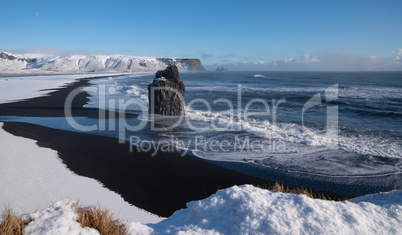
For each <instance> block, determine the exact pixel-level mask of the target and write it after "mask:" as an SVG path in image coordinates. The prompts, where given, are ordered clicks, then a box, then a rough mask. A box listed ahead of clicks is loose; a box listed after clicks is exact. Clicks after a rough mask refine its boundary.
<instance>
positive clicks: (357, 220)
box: [127, 185, 402, 234]
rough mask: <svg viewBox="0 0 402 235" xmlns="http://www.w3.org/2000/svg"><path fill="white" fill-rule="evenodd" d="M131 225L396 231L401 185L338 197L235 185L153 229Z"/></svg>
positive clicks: (197, 230)
mask: <svg viewBox="0 0 402 235" xmlns="http://www.w3.org/2000/svg"><path fill="white" fill-rule="evenodd" d="M127 227H128V228H129V231H131V233H132V234H152V233H156V234H356V233H357V234H389V233H391V234H398V233H400V232H401V231H402V190H399V191H393V192H390V193H382V194H375V195H369V196H364V197H359V198H355V199H352V200H349V201H345V202H335V201H326V200H319V199H311V198H308V197H307V196H305V195H294V194H287V193H278V192H272V191H268V190H263V189H260V188H256V187H254V186H251V185H244V186H240V187H237V186H234V187H231V188H228V189H225V190H220V191H218V192H217V193H216V194H215V195H212V196H210V197H209V198H207V199H204V200H200V201H194V202H189V203H187V208H186V209H182V210H179V211H176V212H175V213H174V214H173V215H172V216H171V217H169V218H168V219H165V220H163V221H161V222H159V223H158V224H148V227H149V228H147V227H144V225H142V224H139V223H128V225H127Z"/></svg>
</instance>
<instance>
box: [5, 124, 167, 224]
mask: <svg viewBox="0 0 402 235" xmlns="http://www.w3.org/2000/svg"><path fill="white" fill-rule="evenodd" d="M2 126H3V124H2V123H0V143H1V144H0V189H1V190H0V213H2V210H3V209H4V208H3V207H2V205H7V206H9V207H10V208H12V209H13V210H14V211H15V212H16V213H17V214H23V213H27V212H33V211H36V210H38V209H42V208H46V207H48V206H49V205H51V204H53V203H54V202H57V201H60V200H64V199H69V200H79V201H80V203H82V204H83V205H97V204H99V205H101V206H102V208H105V209H108V210H109V211H110V212H112V213H114V215H115V216H116V217H118V218H121V219H124V220H132V221H138V222H144V223H151V222H152V223H154V222H159V221H160V220H161V219H162V218H160V217H158V216H156V215H153V214H151V213H148V212H146V211H144V210H142V209H139V208H137V207H135V206H131V205H130V204H129V203H127V202H125V201H124V200H123V198H122V197H120V196H119V195H118V194H117V193H114V192H112V191H110V190H108V189H106V188H104V187H103V186H102V185H101V184H100V183H99V182H97V181H96V180H94V179H91V178H87V177H82V176H78V175H75V174H73V173H72V172H71V171H70V170H68V169H67V168H66V166H65V165H63V164H62V162H61V161H60V159H59V158H58V156H57V152H56V151H54V150H51V149H47V148H41V147H38V146H37V145H36V143H35V141H34V140H31V139H26V138H22V137H17V136H14V135H11V134H9V133H8V132H6V131H4V130H3V129H1V127H2Z"/></svg>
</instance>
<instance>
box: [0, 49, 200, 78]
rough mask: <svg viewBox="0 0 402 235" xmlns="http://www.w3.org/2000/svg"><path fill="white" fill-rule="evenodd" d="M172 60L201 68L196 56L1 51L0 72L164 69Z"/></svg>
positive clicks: (187, 67) (185, 66)
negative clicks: (50, 53) (194, 57)
mask: <svg viewBox="0 0 402 235" xmlns="http://www.w3.org/2000/svg"><path fill="white" fill-rule="evenodd" d="M172 63H175V64H176V66H177V67H178V68H179V70H181V71H185V70H204V67H203V65H202V64H201V61H200V60H199V59H189V58H156V57H140V56H127V55H94V56H88V55H72V56H51V55H38V54H12V53H8V52H1V53H0V73H75V72H146V71H156V70H160V69H165V68H166V66H168V65H170V64H172Z"/></svg>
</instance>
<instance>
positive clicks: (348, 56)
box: [0, 0, 402, 70]
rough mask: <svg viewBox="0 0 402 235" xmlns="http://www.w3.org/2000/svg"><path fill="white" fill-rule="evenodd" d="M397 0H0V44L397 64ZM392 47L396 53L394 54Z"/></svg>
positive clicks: (305, 65)
mask: <svg viewBox="0 0 402 235" xmlns="http://www.w3.org/2000/svg"><path fill="white" fill-rule="evenodd" d="M401 10H402V1H398V0H395V1H387V0H385V1H369V0H365V1H286V0H284V1H189V0H187V1H86V0H81V1H73V0H69V1H40V0H37V1H20V0H15V1H5V0H2V1H1V14H0V32H1V34H2V36H1V37H0V49H1V50H7V51H12V52H31V53H32V52H42V53H43V52H45V53H54V54H74V53H79V54H85V53H86V54H93V53H101V54H128V55H140V56H157V57H196V58H201V60H202V62H203V63H204V64H205V65H206V66H207V68H208V67H209V68H213V67H215V66H217V65H223V66H227V67H229V68H231V69H239V70H243V69H261V70H265V69H266V70H402V49H401V48H402V14H401ZM399 49H400V50H399Z"/></svg>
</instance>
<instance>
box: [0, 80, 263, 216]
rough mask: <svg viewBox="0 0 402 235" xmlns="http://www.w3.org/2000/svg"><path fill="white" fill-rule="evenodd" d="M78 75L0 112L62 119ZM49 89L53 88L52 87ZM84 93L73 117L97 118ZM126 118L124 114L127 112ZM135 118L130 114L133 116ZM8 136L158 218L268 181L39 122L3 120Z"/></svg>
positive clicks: (78, 84) (79, 83)
mask: <svg viewBox="0 0 402 235" xmlns="http://www.w3.org/2000/svg"><path fill="white" fill-rule="evenodd" d="M88 85H89V79H88V78H86V79H79V80H78V81H75V82H73V83H70V84H67V85H65V86H63V87H61V88H56V89H54V91H52V92H50V93H49V94H48V95H47V96H41V97H36V98H32V99H27V100H23V101H19V102H12V103H4V104H0V113H2V115H4V116H27V117H64V100H65V98H66V96H67V95H68V94H69V93H70V92H71V91H72V90H74V89H76V88H79V87H83V86H88ZM52 90H53V89H52ZM87 97H88V93H86V92H82V93H80V94H79V95H78V96H76V97H75V99H74V101H73V104H72V107H73V115H74V116H86V117H91V118H97V117H98V112H99V110H98V109H93V108H83V105H85V104H86V102H87V101H88V99H87ZM127 116H129V115H128V114H127ZM133 116H135V115H133ZM3 129H4V130H5V131H7V132H9V133H11V134H13V135H16V136H22V137H26V138H29V139H34V140H36V141H37V144H38V145H39V146H41V147H47V148H51V149H53V150H56V151H57V152H58V155H59V157H60V158H61V159H62V161H63V162H64V163H65V164H66V166H67V168H69V169H70V170H72V171H73V172H75V173H76V174H78V175H81V176H87V177H90V178H94V179H96V180H99V181H100V182H101V183H102V184H103V185H105V187H107V188H109V189H110V190H112V191H114V192H117V193H118V194H120V195H121V196H122V197H123V198H124V199H125V201H127V202H129V203H131V204H133V205H135V206H137V207H140V208H143V209H145V210H147V211H149V212H151V213H154V214H157V215H159V216H164V217H166V216H170V215H171V214H172V213H173V212H175V211H176V210H178V209H181V208H185V205H186V203H187V202H189V201H193V200H199V199H203V198H206V197H208V196H210V195H211V194H213V193H215V192H216V191H217V190H218V189H223V188H227V187H230V186H233V185H241V184H257V185H264V184H270V183H271V182H268V181H265V180H262V179H258V178H254V177H251V176H247V175H243V174H241V173H237V172H235V171H232V170H229V169H225V168H223V167H220V166H218V165H215V164H213V163H209V162H207V161H205V160H202V159H199V158H197V157H193V156H184V157H182V156H181V155H180V154H179V153H163V152H159V153H158V154H157V155H156V156H154V157H152V156H151V153H144V152H132V153H130V152H129V144H128V143H125V144H118V140H117V139H115V138H110V137H103V136H96V135H91V134H84V133H76V132H69V131H62V130H57V129H51V128H47V127H43V126H39V125H34V124H27V123H17V122H7V121H4V126H3Z"/></svg>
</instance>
